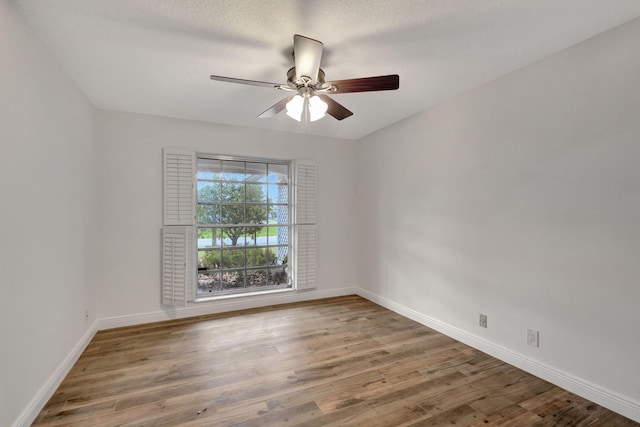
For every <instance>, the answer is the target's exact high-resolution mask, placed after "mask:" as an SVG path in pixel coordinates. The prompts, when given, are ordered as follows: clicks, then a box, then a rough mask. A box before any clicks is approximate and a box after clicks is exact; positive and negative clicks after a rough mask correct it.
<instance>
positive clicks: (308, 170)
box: [295, 160, 318, 224]
mask: <svg viewBox="0 0 640 427" xmlns="http://www.w3.org/2000/svg"><path fill="white" fill-rule="evenodd" d="M295 166H296V167H295V170H296V224H315V223H316V222H317V208H318V201H317V196H318V195H317V193H318V182H317V166H316V163H315V162H312V161H308V160H297V161H296V165H295Z"/></svg>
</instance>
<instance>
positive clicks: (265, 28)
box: [12, 0, 640, 139]
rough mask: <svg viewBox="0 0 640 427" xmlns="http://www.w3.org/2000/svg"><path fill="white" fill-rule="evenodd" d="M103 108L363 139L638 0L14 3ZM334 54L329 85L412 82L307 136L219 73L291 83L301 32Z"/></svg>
mask: <svg viewBox="0 0 640 427" xmlns="http://www.w3.org/2000/svg"><path fill="white" fill-rule="evenodd" d="M12 1H13V3H14V4H15V5H16V7H17V8H18V10H19V11H20V12H21V13H22V15H23V16H24V17H25V19H26V20H27V21H28V23H29V24H30V25H31V26H32V27H33V28H34V30H35V31H36V32H37V33H38V34H39V35H40V37H41V38H42V39H43V40H44V42H45V43H46V44H47V45H48V47H49V48H50V49H51V51H52V52H53V53H54V54H55V56H56V57H57V58H58V59H59V60H60V61H61V62H62V64H63V65H64V67H65V68H66V69H67V71H68V72H69V73H70V74H71V75H72V76H73V78H74V79H75V80H76V81H77V83H78V85H79V86H80V88H81V89H82V90H83V91H84V92H85V93H86V95H87V96H88V97H89V99H90V100H91V102H92V103H93V104H94V105H95V106H96V107H98V108H103V109H109V110H119V111H127V112H135V113H144V114H152V115H158V116H166V117H177V118H183V119H192V120H200V121H209V122H216V123H226V124H232V125H240V126H249V127H253V128H260V129H273V130H281V131H287V132H301V133H309V134H314V135H325V136H333V137H340V138H348V139H358V138H361V137H363V136H365V135H367V134H369V133H371V132H374V131H376V130H378V129H380V128H382V127H385V126H387V125H389V124H391V123H394V122H397V121H399V120H402V119H404V118H405V117H408V116H411V115H413V114H416V113H418V112H420V111H423V110H425V109H427V108H429V107H431V106H433V105H435V104H438V103H440V102H442V101H444V100H446V99H448V98H451V97H453V96H456V95H458V94H460V93H462V92H465V91H467V90H469V89H471V88H473V87H476V86H478V85H481V84H483V83H486V82H488V81H491V80H494V79H496V78H497V77H499V76H502V75H504V74H506V73H508V72H510V71H513V70H515V69H518V68H520V67H523V66H525V65H527V64H530V63H532V62H534V61H537V60H539V59H541V58H544V57H546V56H548V55H550V54H553V53H555V52H558V51H559V50H562V49H565V48H567V47H569V46H571V45H574V44H576V43H578V42H580V41H582V40H585V39H587V38H589V37H592V36H594V35H596V34H598V33H601V32H603V31H606V30H608V29H611V28H613V27H615V26H618V25H620V24H622V23H625V22H627V21H630V20H632V19H634V18H636V17H638V16H640V1H638V0H375V1H374V0H323V1H316V0H304V1H302V0H299V1H295V0H272V1H266V0H262V1H259V0H48V1H45V0H12ZM296 33H297V34H302V35H305V36H308V37H311V38H314V39H318V40H321V41H322V42H323V43H324V46H325V50H324V56H323V60H322V68H323V69H324V71H325V73H326V77H327V80H339V79H347V78H355V77H367V76H376V75H384V74H399V75H400V89H399V90H398V91H390V92H376V93H355V94H341V95H334V97H335V99H336V100H337V101H338V102H340V103H341V104H343V105H344V106H346V107H347V108H348V109H350V110H352V111H353V112H354V113H355V114H354V115H353V116H352V117H350V118H348V119H346V120H343V121H341V122H338V121H336V120H334V119H333V118H332V117H329V116H327V117H325V118H324V119H322V120H319V121H317V122H314V123H311V124H310V125H309V127H308V128H305V127H304V125H302V124H300V123H298V122H296V121H294V120H292V119H290V118H288V117H287V116H286V115H285V114H280V115H279V116H277V117H276V118H273V119H258V118H257V117H256V116H257V115H258V114H260V113H261V112H262V111H264V110H266V109H267V108H268V107H270V106H271V105H273V104H275V103H276V102H277V101H279V100H280V99H281V98H283V97H284V95H285V94H284V93H283V92H281V91H277V90H274V89H269V88H262V87H252V86H243V85H238V84H230V83H223V82H214V81H211V80H210V79H209V75H210V74H217V75H222V76H229V77H237V78H242V79H251V80H262V81H268V82H275V83H284V82H285V81H286V71H287V70H288V69H289V68H290V67H291V66H292V60H291V51H292V46H293V34H296Z"/></svg>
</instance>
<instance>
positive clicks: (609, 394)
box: [356, 288, 640, 422]
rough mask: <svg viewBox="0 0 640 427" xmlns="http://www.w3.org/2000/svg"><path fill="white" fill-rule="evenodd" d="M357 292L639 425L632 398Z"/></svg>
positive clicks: (639, 408)
mask: <svg viewBox="0 0 640 427" xmlns="http://www.w3.org/2000/svg"><path fill="white" fill-rule="evenodd" d="M356 293H357V294H358V295H360V296H361V297H363V298H366V299H368V300H370V301H372V302H375V303H376V304H378V305H381V306H382V307H385V308H387V309H389V310H391V311H394V312H396V313H398V314H400V315H402V316H405V317H408V318H409V319H411V320H414V321H416V322H418V323H421V324H423V325H425V326H428V327H429V328H432V329H435V330H436V331H438V332H440V333H443V334H445V335H447V336H449V337H451V338H453V339H455V340H458V341H460V342H462V343H464V344H467V345H469V346H471V347H473V348H476V349H478V350H480V351H482V352H484V353H487V354H489V355H491V356H493V357H495V358H497V359H500V360H502V361H504V362H506V363H509V364H510V365H513V366H515V367H517V368H520V369H522V370H523V371H526V372H529V373H530V374H533V375H535V376H537V377H539V378H542V379H544V380H546V381H549V382H550V383H552V384H555V385H557V386H558V387H562V388H564V389H565V390H568V391H570V392H572V393H575V394H577V395H578V396H582V397H584V398H585V399H588V400H590V401H592V402H594V403H597V404H599V405H601V406H603V407H605V408H608V409H610V410H612V411H614V412H617V413H619V414H621V415H624V416H625V417H627V418H630V419H632V420H634V421H637V422H640V403H639V402H636V401H633V400H632V399H629V398H626V397H624V396H621V395H619V394H617V393H615V392H613V391H611V390H607V389H605V388H603V387H600V386H598V385H596V384H592V383H590V382H589V381H585V380H583V379H581V378H577V377H574V376H572V375H569V374H567V373H565V372H562V371H560V370H558V369H555V368H553V367H551V366H548V365H545V364H543V363H540V362H537V361H535V360H532V359H529V358H528V357H525V356H523V355H521V354H519V353H515V352H513V351H511V350H509V349H507V348H504V347H501V346H499V345H496V344H494V343H492V342H490V341H487V340H485V339H483V338H479V337H477V336H475V335H473V334H470V333H469V332H467V331H464V330H462V329H458V328H456V327H454V326H451V325H449V324H447V323H444V322H441V321H439V320H437V319H434V318H433V317H429V316H427V315H425V314H422V313H420V312H418V311H416V310H413V309H411V308H409V307H406V306H404V305H402V304H398V303H396V302H394V301H391V300H390V299H388V298H385V297H382V296H380V295H376V294H374V293H372V292H369V291H367V290H366V289H362V288H356Z"/></svg>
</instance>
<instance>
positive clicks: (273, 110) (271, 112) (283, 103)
mask: <svg viewBox="0 0 640 427" xmlns="http://www.w3.org/2000/svg"><path fill="white" fill-rule="evenodd" d="M294 96H295V95H291V96H288V97H286V98H284V99H282V100H280V101H278V103H277V104H275V105H274V106H272V107H270V108H269V109H268V110H266V111H264V112H263V113H262V114H260V115H259V116H258V118H259V119H270V118H272V117H275V116H276V114H278V113H279V112H281V111H282V110H284V109H285V108H286V107H287V102H289V101H291V98H293V97H294Z"/></svg>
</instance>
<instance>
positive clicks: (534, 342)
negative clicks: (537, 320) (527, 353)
mask: <svg viewBox="0 0 640 427" xmlns="http://www.w3.org/2000/svg"><path fill="white" fill-rule="evenodd" d="M527 344H529V345H530V346H533V347H540V332H538V331H536V330H535V329H527Z"/></svg>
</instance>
